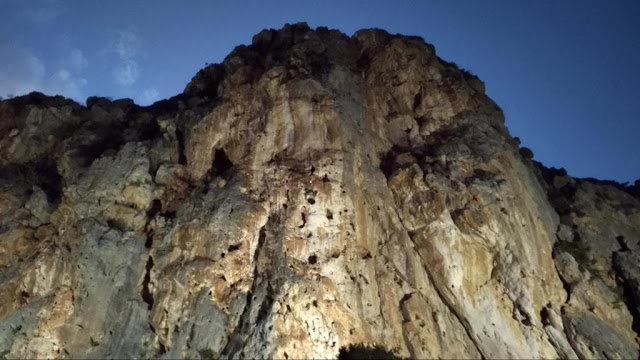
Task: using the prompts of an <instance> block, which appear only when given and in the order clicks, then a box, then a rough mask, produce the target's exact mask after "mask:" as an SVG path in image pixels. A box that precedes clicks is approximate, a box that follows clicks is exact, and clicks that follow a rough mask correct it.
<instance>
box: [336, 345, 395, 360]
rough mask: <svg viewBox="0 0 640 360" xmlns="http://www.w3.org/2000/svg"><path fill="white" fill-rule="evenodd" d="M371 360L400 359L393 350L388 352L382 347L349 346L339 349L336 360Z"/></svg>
mask: <svg viewBox="0 0 640 360" xmlns="http://www.w3.org/2000/svg"><path fill="white" fill-rule="evenodd" d="M351 359H359V360H369V359H371V360H373V359H393V360H396V359H402V358H401V357H400V356H398V355H397V354H396V352H395V350H388V349H386V348H385V347H384V346H382V345H364V344H351V345H349V347H346V348H345V347H342V348H340V353H339V354H338V360H351Z"/></svg>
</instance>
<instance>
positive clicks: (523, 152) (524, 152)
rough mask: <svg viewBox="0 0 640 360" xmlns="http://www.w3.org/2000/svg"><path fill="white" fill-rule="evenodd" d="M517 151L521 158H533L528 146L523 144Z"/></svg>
mask: <svg viewBox="0 0 640 360" xmlns="http://www.w3.org/2000/svg"><path fill="white" fill-rule="evenodd" d="M518 151H519V152H520V156H522V157H523V158H525V159H527V160H531V159H533V151H531V149H529V148H528V147H524V146H523V147H521V148H520V150H518Z"/></svg>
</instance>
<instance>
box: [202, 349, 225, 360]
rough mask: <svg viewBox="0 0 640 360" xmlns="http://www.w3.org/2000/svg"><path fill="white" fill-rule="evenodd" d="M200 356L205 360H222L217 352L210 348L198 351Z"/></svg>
mask: <svg viewBox="0 0 640 360" xmlns="http://www.w3.org/2000/svg"><path fill="white" fill-rule="evenodd" d="M198 354H200V359H203V360H219V359H220V355H218V353H217V352H215V351H213V350H211V349H210V348H207V349H200V350H198Z"/></svg>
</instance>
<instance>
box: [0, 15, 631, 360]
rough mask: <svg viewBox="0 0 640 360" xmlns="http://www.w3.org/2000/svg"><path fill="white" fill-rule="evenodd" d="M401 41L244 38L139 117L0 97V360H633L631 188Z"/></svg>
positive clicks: (461, 74) (378, 35) (361, 35)
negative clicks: (594, 170) (361, 355)
mask: <svg viewBox="0 0 640 360" xmlns="http://www.w3.org/2000/svg"><path fill="white" fill-rule="evenodd" d="M518 146H519V143H518V141H517V140H515V139H513V138H512V137H511V136H510V135H509V133H508V131H507V129H506V127H505V125H504V117H503V114H502V111H501V110H500V108H499V107H498V106H497V105H496V104H495V103H493V101H491V100H490V99H489V98H488V97H487V96H486V95H485V93H484V84H483V83H482V81H480V80H479V79H478V78H477V77H475V76H474V75H472V74H470V73H469V72H467V71H465V70H461V69H459V68H458V67H457V66H456V65H455V64H452V63H448V62H446V61H443V60H441V59H440V58H438V57H437V56H436V54H435V49H434V48H433V46H431V45H429V44H427V43H425V42H424V41H423V40H422V39H420V38H416V37H405V36H399V35H390V34H388V33H386V32H384V31H382V30H361V31H359V32H357V33H356V34H355V35H353V36H352V37H348V36H346V35H344V34H342V33H340V32H339V31H336V30H328V29H327V28H317V29H315V30H312V29H310V28H309V27H308V26H307V25H306V24H296V25H286V26H285V27H284V28H282V29H281V30H277V31H276V30H265V31H262V32H261V33H259V34H258V35H256V36H255V37H254V39H253V42H252V44H251V45H249V46H239V47H237V48H236V49H235V50H233V52H232V53H231V54H230V55H229V56H228V57H227V58H226V59H225V60H224V62H223V63H222V64H215V65H210V66H208V67H206V68H205V69H203V70H201V71H200V72H199V73H198V74H197V75H196V76H195V77H194V78H193V80H192V81H191V82H190V83H189V84H188V85H187V87H186V89H185V91H184V92H183V93H182V94H179V95H177V96H175V97H173V98H171V99H168V100H164V101H161V102H158V103H156V104H154V105H151V106H149V107H139V106H137V105H135V104H134V103H133V102H132V101H130V100H116V101H110V100H108V99H106V98H96V97H92V98H89V99H88V100H87V104H86V106H82V105H79V104H76V103H74V102H73V101H71V100H67V99H64V98H62V97H48V96H44V95H42V94H38V93H32V94H30V95H27V96H23V97H19V98H14V99H10V100H5V101H2V102H0V293H1V294H2V295H1V301H0V352H2V354H3V355H4V356H6V357H7V358H46V357H50V358H148V357H157V358H201V357H204V356H205V355H207V354H209V355H211V354H214V353H217V354H219V355H220V356H221V357H222V358H284V359H287V358H290V359H297V358H335V357H336V356H337V354H338V352H339V349H340V348H341V347H344V346H348V345H350V344H360V343H364V344H382V345H384V346H385V347H387V348H391V349H396V350H397V352H398V354H399V355H401V356H404V357H412V358H486V359H489V358H545V359H548V358H558V357H560V358H604V357H606V358H638V335H637V331H638V330H639V328H640V271H639V266H638V264H639V262H638V261H639V260H640V244H639V241H640V200H639V198H640V196H639V193H640V191H638V190H639V189H638V188H637V187H624V186H622V185H619V184H613V183H606V182H598V181H595V180H585V179H574V178H571V177H570V176H568V175H566V173H563V172H562V171H560V170H556V169H547V168H545V167H543V166H542V165H540V164H537V163H535V162H534V161H532V160H530V159H529V158H528V157H523V156H521V155H520V152H519V149H518Z"/></svg>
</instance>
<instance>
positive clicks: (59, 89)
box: [47, 69, 87, 101]
mask: <svg viewBox="0 0 640 360" xmlns="http://www.w3.org/2000/svg"><path fill="white" fill-rule="evenodd" d="M85 85H87V80H86V79H84V78H82V77H78V76H74V75H72V74H71V73H70V72H69V70H66V69H61V70H58V71H56V72H55V73H54V74H53V75H52V76H51V77H50V78H49V79H48V82H47V87H48V90H49V91H50V92H52V93H56V94H62V95H64V96H66V97H70V98H72V99H76V100H78V101H81V98H82V88H84V87H85Z"/></svg>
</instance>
